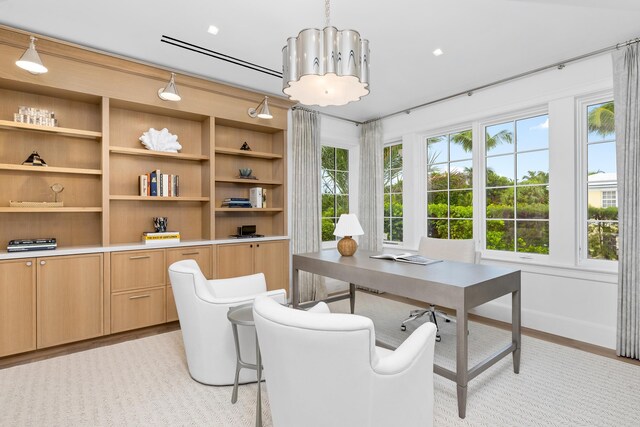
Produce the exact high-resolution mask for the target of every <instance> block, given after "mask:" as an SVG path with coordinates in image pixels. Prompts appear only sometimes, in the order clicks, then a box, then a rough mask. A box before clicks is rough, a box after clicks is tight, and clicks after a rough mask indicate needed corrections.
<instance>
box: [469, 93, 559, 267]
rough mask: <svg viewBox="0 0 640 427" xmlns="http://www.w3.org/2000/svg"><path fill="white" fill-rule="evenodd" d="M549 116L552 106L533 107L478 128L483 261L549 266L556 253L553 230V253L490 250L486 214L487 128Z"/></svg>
mask: <svg viewBox="0 0 640 427" xmlns="http://www.w3.org/2000/svg"><path fill="white" fill-rule="evenodd" d="M545 114H546V115H549V107H548V105H543V106H536V107H531V108H527V109H522V110H518V111H511V112H509V113H506V114H502V115H498V116H493V117H490V118H487V119H484V120H480V121H478V122H477V126H478V132H477V139H478V143H477V144H476V136H475V135H476V134H475V133H474V152H473V154H474V156H475V158H476V159H477V164H475V163H474V169H475V171H474V176H473V182H474V183H475V182H477V183H478V185H480V187H478V188H479V189H481V190H482V191H478V193H479V194H478V198H477V199H476V200H477V204H476V205H475V206H474V212H473V218H474V220H475V219H476V218H477V221H476V222H477V229H478V234H477V236H478V239H477V241H478V242H479V243H480V245H479V246H477V247H478V248H479V250H480V253H481V256H482V258H486V259H493V260H503V261H518V262H522V261H529V262H541V263H548V262H549V259H550V256H551V253H552V251H553V241H552V235H551V230H549V254H533V253H526V252H517V251H513V252H511V251H509V252H507V251H498V250H492V249H487V239H486V232H487V215H486V209H485V203H486V201H487V200H486V199H487V197H486V175H487V174H486V171H485V169H486V167H487V164H486V153H485V138H484V137H485V132H486V128H487V127H488V126H493V125H497V124H501V123H504V122H510V121H516V120H522V119H527V118H530V117H536V116H541V115H545ZM549 119H551V117H549ZM475 131H476V129H475V128H474V132H475ZM549 153H551V139H549ZM551 174H552V171H551V167H549V176H551ZM552 191H553V188H552V180H551V178H550V179H549V194H551V192H552ZM549 211H550V212H551V209H549ZM548 221H549V224H551V215H549V220H548ZM473 231H474V233H475V232H476V229H475V228H474V230H473Z"/></svg>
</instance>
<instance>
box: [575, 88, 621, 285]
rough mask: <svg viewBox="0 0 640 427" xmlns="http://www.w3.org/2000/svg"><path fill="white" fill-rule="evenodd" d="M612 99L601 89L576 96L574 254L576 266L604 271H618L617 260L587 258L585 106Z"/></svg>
mask: <svg viewBox="0 0 640 427" xmlns="http://www.w3.org/2000/svg"><path fill="white" fill-rule="evenodd" d="M612 100H613V91H610V90H608V91H603V92H598V93H595V94H591V95H587V96H582V97H579V98H576V104H575V105H576V145H577V147H578V150H577V152H578V156H577V157H578V159H577V160H578V162H577V164H578V167H577V168H576V169H577V174H578V176H577V177H576V196H577V197H576V202H577V207H576V213H577V215H576V219H577V224H576V225H577V227H576V228H577V230H576V232H577V235H578V247H577V250H578V253H577V254H576V259H577V264H578V266H581V267H585V268H589V269H593V270H597V271H604V272H611V273H613V272H615V273H617V272H618V261H613V260H602V259H590V258H588V250H587V248H588V246H589V242H588V240H587V200H588V197H589V196H588V186H587V184H588V183H587V169H588V166H589V165H588V161H587V153H588V150H587V131H586V128H587V120H588V119H587V107H588V106H589V105H594V104H600V103H603V102H609V101H612Z"/></svg>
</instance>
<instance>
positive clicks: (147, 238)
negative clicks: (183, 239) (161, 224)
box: [142, 231, 180, 245]
mask: <svg viewBox="0 0 640 427" xmlns="http://www.w3.org/2000/svg"><path fill="white" fill-rule="evenodd" d="M142 241H143V242H144V243H145V244H146V245H163V244H165V243H179V242H180V232H179V231H163V232H155V231H150V232H144V233H142Z"/></svg>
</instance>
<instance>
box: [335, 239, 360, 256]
mask: <svg viewBox="0 0 640 427" xmlns="http://www.w3.org/2000/svg"><path fill="white" fill-rule="evenodd" d="M357 249H358V244H357V243H356V241H355V240H353V239H352V238H351V236H344V237H343V238H342V239H340V240H339V241H338V252H340V255H342V256H351V255H353V254H355V253H356V250H357Z"/></svg>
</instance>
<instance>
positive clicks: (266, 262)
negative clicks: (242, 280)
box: [254, 240, 289, 292]
mask: <svg viewBox="0 0 640 427" xmlns="http://www.w3.org/2000/svg"><path fill="white" fill-rule="evenodd" d="M255 246H256V247H255V251H254V260H255V263H254V266H255V268H254V271H255V272H256V273H264V277H265V279H266V281H267V290H269V291H272V290H275V289H285V290H286V291H287V292H289V268H288V266H289V241H288V240H285V241H275V242H260V243H257V244H256V245H255Z"/></svg>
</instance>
